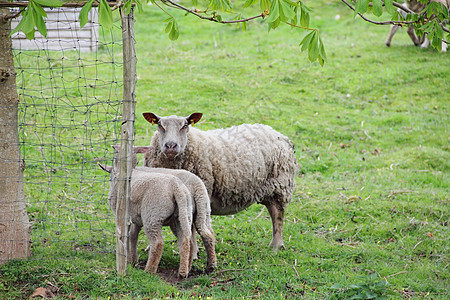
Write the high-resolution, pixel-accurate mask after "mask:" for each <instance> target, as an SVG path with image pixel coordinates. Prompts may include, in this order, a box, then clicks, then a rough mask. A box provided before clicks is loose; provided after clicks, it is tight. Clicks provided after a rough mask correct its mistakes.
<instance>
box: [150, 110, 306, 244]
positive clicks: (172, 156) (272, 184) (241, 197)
mask: <svg viewBox="0 0 450 300" xmlns="http://www.w3.org/2000/svg"><path fill="white" fill-rule="evenodd" d="M144 117H145V119H146V120H147V121H148V122H150V123H152V124H158V130H157V132H155V134H154V136H153V138H152V141H151V144H150V146H151V147H152V149H151V151H150V152H148V153H147V154H146V156H145V162H144V164H145V165H146V166H149V167H155V168H157V167H162V168H171V169H185V170H187V171H190V172H192V173H194V174H196V175H197V176H199V177H200V178H201V179H202V180H203V182H204V183H205V186H206V188H207V190H208V193H209V196H210V201H211V213H212V214H215V215H228V214H234V213H237V212H239V211H241V210H244V209H245V208H247V207H249V206H250V205H252V204H253V203H262V204H263V205H265V206H266V207H267V209H268V211H269V214H270V216H271V218H272V225H273V233H272V241H271V243H270V246H271V247H272V248H273V250H274V251H277V250H278V249H279V248H284V245H283V219H284V210H285V208H286V205H287V204H288V203H289V202H290V201H291V199H292V193H293V189H294V185H295V174H296V171H297V169H298V165H297V160H296V158H295V155H294V152H295V151H294V146H293V144H292V142H291V141H290V140H289V139H288V138H287V137H286V136H284V135H282V134H280V133H278V132H277V131H275V130H273V129H272V128H271V127H269V126H266V125H261V124H254V125H249V124H243V125H240V126H234V127H231V128H227V129H218V130H209V131H201V130H198V129H196V128H190V127H189V125H193V124H195V123H197V122H198V121H199V120H200V118H201V117H202V114H201V113H194V114H191V115H190V116H189V117H187V118H184V117H177V116H170V117H159V116H157V115H155V114H153V113H144Z"/></svg>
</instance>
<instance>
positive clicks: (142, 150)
mask: <svg viewBox="0 0 450 300" xmlns="http://www.w3.org/2000/svg"><path fill="white" fill-rule="evenodd" d="M152 148H153V147H152V146H136V147H133V152H134V153H147V152H150V151H151V150H152Z"/></svg>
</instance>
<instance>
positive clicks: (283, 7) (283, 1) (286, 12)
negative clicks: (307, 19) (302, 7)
mask: <svg viewBox="0 0 450 300" xmlns="http://www.w3.org/2000/svg"><path fill="white" fill-rule="evenodd" d="M279 3H280V13H281V14H282V15H283V16H284V17H283V18H282V21H284V22H285V21H287V20H289V19H292V18H294V17H295V12H294V7H292V6H291V2H290V1H289V0H280V1H279Z"/></svg>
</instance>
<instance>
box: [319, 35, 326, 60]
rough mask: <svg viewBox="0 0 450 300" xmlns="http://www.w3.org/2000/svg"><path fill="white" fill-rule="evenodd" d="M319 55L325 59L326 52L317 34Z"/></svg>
mask: <svg viewBox="0 0 450 300" xmlns="http://www.w3.org/2000/svg"><path fill="white" fill-rule="evenodd" d="M319 55H320V56H321V57H322V58H323V59H324V60H326V59H327V53H326V52H325V47H324V46H323V42H322V39H321V38H320V36H319Z"/></svg>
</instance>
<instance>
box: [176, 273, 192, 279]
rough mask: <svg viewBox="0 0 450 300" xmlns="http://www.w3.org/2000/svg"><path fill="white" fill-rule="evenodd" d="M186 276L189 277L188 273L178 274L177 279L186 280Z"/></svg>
mask: <svg viewBox="0 0 450 300" xmlns="http://www.w3.org/2000/svg"><path fill="white" fill-rule="evenodd" d="M188 276H189V273H187V274H185V273H184V272H183V273H178V279H186V278H188Z"/></svg>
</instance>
